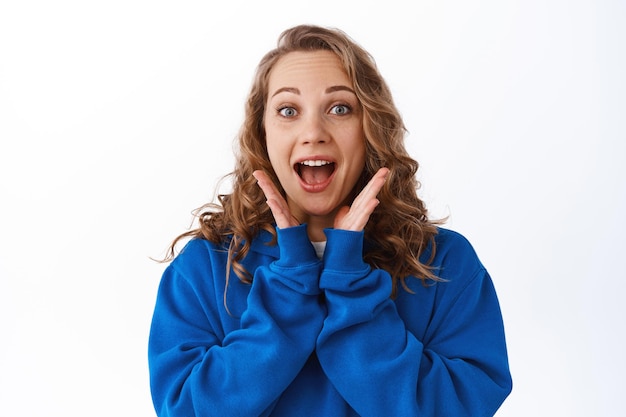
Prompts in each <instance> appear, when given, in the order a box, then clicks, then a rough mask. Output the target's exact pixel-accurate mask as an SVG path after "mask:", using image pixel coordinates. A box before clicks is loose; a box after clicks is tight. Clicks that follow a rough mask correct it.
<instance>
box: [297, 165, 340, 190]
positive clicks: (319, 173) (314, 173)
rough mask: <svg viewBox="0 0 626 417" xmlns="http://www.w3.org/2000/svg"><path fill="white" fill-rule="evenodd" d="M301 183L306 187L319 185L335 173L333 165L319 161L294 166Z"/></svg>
mask: <svg viewBox="0 0 626 417" xmlns="http://www.w3.org/2000/svg"><path fill="white" fill-rule="evenodd" d="M294 169H295V171H296V172H297V173H298V175H299V176H300V178H302V181H304V182H305V183H306V184H308V185H316V184H321V183H323V182H325V181H328V179H329V178H330V177H331V175H333V172H335V163H334V162H330V161H324V160H320V159H316V160H308V161H302V162H298V163H297V164H296V165H295V166H294Z"/></svg>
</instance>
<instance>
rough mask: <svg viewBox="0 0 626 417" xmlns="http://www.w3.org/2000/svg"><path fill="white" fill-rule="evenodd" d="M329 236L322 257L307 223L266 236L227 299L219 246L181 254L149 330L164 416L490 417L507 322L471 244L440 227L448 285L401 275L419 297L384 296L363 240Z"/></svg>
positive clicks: (382, 279)
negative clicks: (247, 278) (248, 277)
mask: <svg viewBox="0 0 626 417" xmlns="http://www.w3.org/2000/svg"><path fill="white" fill-rule="evenodd" d="M326 235H327V246H326V250H325V253H324V257H323V259H321V260H320V259H318V258H317V256H316V254H315V251H314V248H313V246H312V245H311V242H310V241H309V240H308V236H307V233H306V226H305V225H302V226H297V227H293V228H288V229H280V230H278V246H276V245H273V246H271V245H268V244H267V243H268V242H269V240H270V238H271V236H270V235H269V233H266V232H262V234H261V235H260V236H259V237H258V238H256V239H255V240H254V241H253V242H252V246H251V250H250V252H249V254H248V255H247V256H246V258H245V259H244V262H243V264H244V266H245V267H246V268H247V270H248V271H251V272H253V273H254V279H253V281H252V284H245V283H242V282H241V281H239V279H237V276H236V275H235V274H234V273H231V279H230V283H229V286H228V289H227V291H226V294H225V291H224V290H225V271H226V268H227V256H228V253H227V248H226V247H225V246H223V245H217V244H214V243H211V242H208V241H206V240H202V239H194V240H191V241H190V242H189V243H188V244H187V245H186V246H185V248H184V249H183V250H182V251H181V253H180V254H179V255H178V256H177V257H176V258H175V259H174V260H173V261H172V263H171V264H170V265H169V266H168V267H167V269H166V270H165V272H164V274H163V277H162V280H161V284H160V287H159V291H158V295H157V301H156V307H155V311H154V316H153V321H152V327H151V331H150V341H149V355H148V356H149V365H150V384H151V390H152V397H153V402H154V406H155V409H156V411H157V414H158V415H159V416H161V417H164V416H171V417H191V416H219V417H228V416H243V417H253V416H289V417H294V416H306V417H315V416H323V417H342V416H373V417H385V416H394V417H401V416H429V417H430V416H446V417H456V416H471V417H479V416H492V415H493V414H494V413H495V412H496V410H497V409H498V407H499V406H500V405H501V403H502V402H503V401H504V399H505V398H506V397H507V395H508V394H509V392H510V391H511V377H510V373H509V367H508V359H507V352H506V344H505V337H504V329H503V323H502V316H501V313H500V308H499V304H498V300H497V297H496V293H495V290H494V287H493V284H492V281H491V279H490V277H489V275H488V274H487V272H486V270H485V268H484V267H483V265H482V264H481V263H480V261H479V259H478V258H477V256H476V254H475V252H474V250H473V249H472V247H471V246H470V244H469V243H468V241H467V240H466V239H464V238H463V237H462V236H461V235H459V234H458V233H455V232H452V231H450V230H446V229H439V233H438V235H437V236H436V243H437V247H436V249H437V250H436V256H435V258H434V262H433V263H432V264H431V265H433V266H435V267H436V268H437V270H436V273H437V275H438V276H439V277H440V278H442V279H443V280H445V281H442V282H438V283H432V284H431V285H428V286H424V285H422V283H421V281H420V280H418V279H414V278H409V279H407V281H406V282H407V284H408V286H409V288H410V289H411V290H412V292H413V293H409V292H407V291H406V290H404V289H402V287H400V289H399V291H398V296H397V297H396V298H395V299H391V298H390V293H391V277H390V276H389V274H388V273H387V272H386V271H384V270H380V269H373V268H371V267H370V266H369V265H368V264H366V263H365V262H364V261H363V256H362V254H363V233H362V232H360V233H359V232H349V231H344V230H335V229H327V230H326ZM427 252H429V251H427ZM429 256H430V253H425V254H423V260H426V259H428V257H429ZM225 301H226V303H225ZM225 304H226V305H225Z"/></svg>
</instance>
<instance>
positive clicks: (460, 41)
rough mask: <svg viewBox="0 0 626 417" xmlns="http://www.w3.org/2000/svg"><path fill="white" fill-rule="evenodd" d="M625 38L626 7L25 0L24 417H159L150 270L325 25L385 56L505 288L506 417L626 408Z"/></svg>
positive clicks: (6, 308) (20, 212)
mask: <svg viewBox="0 0 626 417" xmlns="http://www.w3.org/2000/svg"><path fill="white" fill-rule="evenodd" d="M409 4H413V5H411V6H409ZM624 22H626V3H624V2H620V1H608V0H605V1H603V0H593V1H592V0H588V1H584V0H580V1H576V0H570V1H565V0H563V1H557V0H530V1H529V0H526V1H521V0H520V1H502V0H492V1H488V0H481V1H416V2H408V1H399V2H395V1H389V0H387V1H383V2H381V1H379V0H376V1H366V0H359V1H354V2H350V1H344V2H337V1H316V2H311V3H306V2H296V1H291V2H288V1H267V0H264V1H262V2H250V3H249V4H247V3H243V2H241V1H228V2H208V1H197V2H173V1H171V2H166V1H138V0H131V1H128V0H125V1H119V0H118V1H107V2H104V1H102V2H97V1H90V2H85V1H69V0H60V1H55V2H46V1H28V0H25V1H19V2H18V1H9V0H3V1H2V3H1V5H0V138H1V148H0V196H1V200H2V202H1V203H0V213H1V215H0V237H1V239H0V404H2V414H3V415H7V416H9V415H10V416H66V415H84V416H111V415H116V416H134V417H136V416H153V415H154V413H153V410H152V405H151V401H150V396H149V390H148V371H147V360H146V349H147V347H146V344H147V334H148V327H149V323H150V318H151V314H152V308H153V304H154V298H155V292H156V288H157V285H158V281H159V279H160V274H161V272H162V270H163V268H164V265H162V264H158V263H155V262H153V261H151V260H150V259H149V257H151V256H152V257H159V256H162V255H163V254H164V250H165V248H166V247H167V245H168V243H169V242H170V240H171V239H172V238H173V237H174V236H176V235H177V234H179V233H181V232H183V231H185V230H187V227H188V226H189V223H190V221H191V211H192V210H193V209H194V208H196V207H198V206H200V205H201V204H203V203H205V202H206V201H208V200H210V199H211V198H212V196H213V191H214V188H215V186H216V183H217V180H218V179H219V178H220V177H221V176H222V175H224V174H226V173H228V172H229V171H230V170H231V168H232V139H233V138H234V136H235V134H236V132H237V130H238V128H239V124H240V122H241V119H242V110H243V101H244V99H245V96H246V94H247V91H248V88H249V86H250V82H251V78H252V74H253V70H254V67H255V65H256V63H257V62H258V60H259V59H260V58H261V56H262V55H263V54H264V53H265V52H266V51H267V50H269V49H270V48H272V47H273V46H274V44H275V40H276V38H277V36H278V34H279V33H280V32H281V31H282V30H283V29H286V28H287V27H289V26H292V25H295V24H298V23H316V24H321V25H328V26H336V27H340V28H342V29H344V30H345V31H346V32H348V34H350V35H351V36H352V37H353V38H355V39H356V40H357V41H358V42H359V43H361V44H362V45H363V46H364V47H365V48H366V49H368V50H369V51H370V52H371V53H372V54H373V55H374V57H375V58H376V60H377V62H378V65H379V67H380V70H381V72H382V73H383V75H384V76H385V78H386V79H387V81H388V82H389V84H390V86H391V88H392V89H393V91H394V93H395V97H396V101H397V104H398V106H399V108H400V110H401V112H402V114H403V116H404V117H405V121H406V124H407V127H408V129H409V131H410V135H409V136H408V138H407V146H408V147H409V149H410V150H411V153H412V154H413V155H414V156H415V157H416V158H417V159H418V160H419V161H420V162H421V165H422V168H421V171H420V174H419V176H420V180H421V181H422V182H423V188H422V189H421V195H422V197H423V198H424V199H425V200H426V202H427V204H428V205H429V207H430V208H431V211H432V214H433V216H435V217H438V216H445V215H450V216H451V217H450V221H449V223H448V227H450V228H453V229H456V230H458V231H460V232H461V233H463V234H465V235H466V236H467V237H468V238H469V239H470V240H471V241H472V243H473V244H474V246H475V248H476V249H477V251H478V253H479V255H480V256H481V258H482V260H483V262H484V263H485V264H486V266H487V268H488V269H489V271H490V272H491V274H492V276H493V279H494V282H495V284H496V288H497V290H498V293H499V297H500V302H501V304H502V310H503V314H504V319H505V324H506V330H507V339H508V344H509V353H510V362H511V369H512V373H513V377H514V390H513V393H512V394H511V396H510V397H509V399H508V400H507V401H506V402H505V403H504V405H503V406H502V408H501V410H500V412H499V413H498V416H501V417H506V416H557V415H558V416H615V415H619V414H620V412H622V411H623V406H622V404H623V398H622V397H623V395H624V383H623V376H624V374H625V373H626V359H625V357H626V355H625V354H624V348H625V345H624V342H623V339H624V333H625V325H624V324H623V318H624V316H625V308H624V301H623V300H622V298H623V297H622V295H623V293H624V291H625V289H626V285H625V284H624V278H626V273H625V272H624V259H625V255H624V249H625V247H626V245H625V244H624V236H625V234H626V225H625V221H624V216H623V213H625V212H626V197H625V194H626V187H625V184H624V182H625V181H624V180H625V179H626V178H625V177H626V172H625V168H624V165H625V163H626V150H625V145H624V140H625V139H626V122H625V121H624V119H625V115H626V99H625V97H626V83H625V79H626V77H625V76H624V74H626V58H625V56H626V53H625V51H626V42H625V39H626V30H625V29H624Z"/></svg>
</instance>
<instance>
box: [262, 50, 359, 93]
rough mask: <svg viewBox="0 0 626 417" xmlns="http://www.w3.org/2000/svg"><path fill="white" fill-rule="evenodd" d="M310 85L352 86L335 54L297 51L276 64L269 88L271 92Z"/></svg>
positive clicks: (271, 74)
mask: <svg viewBox="0 0 626 417" xmlns="http://www.w3.org/2000/svg"><path fill="white" fill-rule="evenodd" d="M308 83H319V84H322V85H325V84H328V85H338V84H344V85H347V86H351V85H352V82H351V81H350V78H349V77H348V74H347V73H346V72H345V70H344V68H343V66H342V65H341V61H340V60H339V57H338V56H337V55H336V54H334V53H333V52H330V51H296V52H289V53H288V54H286V55H284V56H283V57H281V58H280V59H279V60H278V61H277V62H276V64H274V67H273V68H272V70H271V72H270V75H269V85H268V87H269V90H270V92H271V91H273V90H275V89H277V88H281V87H298V86H299V85H301V84H308Z"/></svg>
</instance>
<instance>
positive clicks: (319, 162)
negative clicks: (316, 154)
mask: <svg viewBox="0 0 626 417" xmlns="http://www.w3.org/2000/svg"><path fill="white" fill-rule="evenodd" d="M300 163H301V164H302V165H308V166H310V167H321V166H322V165H328V164H330V163H331V162H330V161H322V160H319V159H317V160H315V161H312V160H309V161H302V162H300Z"/></svg>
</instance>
